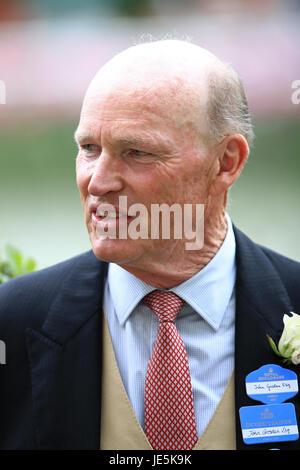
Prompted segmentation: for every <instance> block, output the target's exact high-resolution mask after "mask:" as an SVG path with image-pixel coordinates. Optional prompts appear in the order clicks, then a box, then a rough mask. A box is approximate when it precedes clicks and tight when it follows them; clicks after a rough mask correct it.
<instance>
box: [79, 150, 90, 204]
mask: <svg viewBox="0 0 300 470" xmlns="http://www.w3.org/2000/svg"><path fill="white" fill-rule="evenodd" d="M89 181H90V172H89V171H88V170H87V168H86V165H84V163H83V162H82V160H81V159H77V160H76V183H77V186H78V189H79V191H80V194H81V196H82V197H83V196H85V195H86V194H87V192H88V185H89Z"/></svg>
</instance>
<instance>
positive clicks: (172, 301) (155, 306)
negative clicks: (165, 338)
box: [143, 290, 184, 322]
mask: <svg viewBox="0 0 300 470" xmlns="http://www.w3.org/2000/svg"><path fill="white" fill-rule="evenodd" d="M143 302H144V303H145V304H146V305H147V306H148V307H149V308H151V310H153V312H154V313H155V314H156V315H157V317H158V321H159V322H174V321H175V319H176V316H177V314H178V312H179V310H180V307H181V305H182V304H183V303H184V302H183V300H182V299H180V298H179V297H178V296H177V295H176V294H173V292H166V291H160V290H155V291H153V292H151V293H150V294H148V295H146V296H145V297H144V298H143Z"/></svg>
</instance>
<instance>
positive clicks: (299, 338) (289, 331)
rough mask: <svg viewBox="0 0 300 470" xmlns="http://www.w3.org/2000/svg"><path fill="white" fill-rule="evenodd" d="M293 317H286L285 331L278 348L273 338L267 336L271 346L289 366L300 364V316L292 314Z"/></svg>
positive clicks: (284, 319) (284, 317) (284, 318)
mask: <svg viewBox="0 0 300 470" xmlns="http://www.w3.org/2000/svg"><path fill="white" fill-rule="evenodd" d="M290 313H291V314H292V316H291V317H290V316H289V315H284V316H283V323H284V329H283V332H282V335H281V338H280V340H279V343H278V347H276V345H275V343H274V341H273V340H272V338H270V336H269V335H267V338H268V340H269V343H270V346H271V348H272V349H273V351H274V352H275V354H277V356H280V357H282V358H283V359H284V362H287V363H289V364H295V365H297V364H300V315H297V314H296V313H294V312H290Z"/></svg>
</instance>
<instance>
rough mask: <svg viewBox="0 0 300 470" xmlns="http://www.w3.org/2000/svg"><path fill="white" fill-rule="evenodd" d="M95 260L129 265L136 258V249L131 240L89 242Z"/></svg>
mask: <svg viewBox="0 0 300 470" xmlns="http://www.w3.org/2000/svg"><path fill="white" fill-rule="evenodd" d="M91 243H92V249H93V252H94V255H95V256H96V258H98V259H99V260H100V261H105V262H107V263H116V264H121V263H122V264H123V263H128V262H129V263H130V261H133V260H134V259H135V258H136V257H137V249H136V246H135V244H134V243H133V240H131V241H130V240H118V239H116V240H111V239H110V240H109V239H105V240H99V239H97V240H91Z"/></svg>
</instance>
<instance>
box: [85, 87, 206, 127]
mask: <svg viewBox="0 0 300 470" xmlns="http://www.w3.org/2000/svg"><path fill="white" fill-rule="evenodd" d="M199 124H200V113H199V103H198V102H196V97H195V94H194V93H193V91H192V90H190V89H189V88H187V87H184V84H183V83H182V80H181V79H176V80H173V81H172V82H170V81H167V82H164V81H163V80H161V81H160V83H159V84H157V83H153V82H152V83H150V84H149V83H148V84H146V85H144V86H143V85H141V84H139V86H137V84H136V83H133V84H129V85H128V84H126V86H124V84H118V86H111V87H109V86H107V85H104V86H101V83H99V84H97V86H95V85H94V86H92V87H90V89H89V90H88V92H87V94H86V96H85V99H84V102H83V106H82V110H81V116H80V123H79V126H78V130H77V132H76V134H77V136H78V135H79V134H80V135H82V134H85V133H86V132H88V131H89V132H91V131H93V132H95V129H98V130H100V129H103V128H107V129H110V130H111V131H114V132H118V131H119V132H120V131H121V130H124V129H126V130H127V131H129V130H130V129H133V128H134V129H135V130H136V129H137V128H140V130H144V131H145V132H147V130H150V129H151V131H155V130H157V131H160V132H162V131H163V130H164V131H166V130H168V131H169V132H171V133H174V134H175V135H178V134H181V135H182V133H185V134H186V133H188V134H190V133H192V132H194V131H195V128H197V132H198V131H199V128H201V125H200V126H199Z"/></svg>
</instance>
